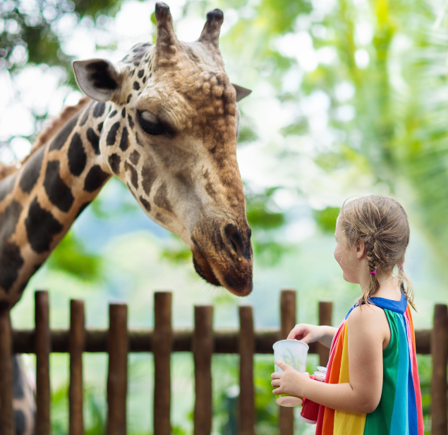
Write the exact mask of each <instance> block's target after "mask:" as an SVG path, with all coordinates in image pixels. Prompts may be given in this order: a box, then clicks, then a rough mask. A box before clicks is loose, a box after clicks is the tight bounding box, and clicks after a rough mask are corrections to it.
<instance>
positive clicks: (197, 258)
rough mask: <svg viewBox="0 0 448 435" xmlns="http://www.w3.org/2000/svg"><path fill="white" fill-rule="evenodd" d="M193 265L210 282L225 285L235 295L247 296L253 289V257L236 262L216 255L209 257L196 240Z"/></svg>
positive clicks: (220, 285) (215, 284) (218, 285)
mask: <svg viewBox="0 0 448 435" xmlns="http://www.w3.org/2000/svg"><path fill="white" fill-rule="evenodd" d="M194 245H195V249H193V250H192V251H193V265H194V268H195V270H196V272H197V274H198V275H199V276H200V277H202V278H203V279H205V281H207V282H208V283H210V284H212V285H214V286H217V287H224V288H226V289H227V290H228V291H229V292H230V293H232V294H234V295H235V296H247V295H249V294H250V293H251V291H252V259H251V258H250V259H249V260H244V261H241V260H239V261H237V262H234V261H232V260H231V259H230V258H227V259H226V258H224V256H221V255H220V256H219V258H217V256H216V255H214V256H213V259H210V258H207V257H206V256H205V255H204V254H203V252H202V250H201V249H200V248H199V246H198V245H197V243H195V242H194Z"/></svg>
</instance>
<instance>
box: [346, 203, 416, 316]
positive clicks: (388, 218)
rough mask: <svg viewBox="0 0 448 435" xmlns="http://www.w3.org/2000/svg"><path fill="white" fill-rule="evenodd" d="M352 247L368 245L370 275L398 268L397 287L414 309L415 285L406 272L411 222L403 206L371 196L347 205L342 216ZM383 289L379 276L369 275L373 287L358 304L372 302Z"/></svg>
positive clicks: (390, 271) (364, 292)
mask: <svg viewBox="0 0 448 435" xmlns="http://www.w3.org/2000/svg"><path fill="white" fill-rule="evenodd" d="M339 220H340V221H341V225H342V228H343V229H344V232H345V235H346V237H347V240H348V244H349V246H350V247H354V246H356V244H357V243H359V242H360V241H361V240H362V241H363V242H364V243H365V246H366V256H367V263H368V267H369V272H375V271H381V272H383V273H385V274H387V273H392V272H393V270H394V268H395V267H397V268H398V272H397V278H398V285H399V287H400V289H401V291H402V293H403V294H404V295H405V296H406V299H407V300H408V302H409V304H410V305H411V306H412V307H413V308H414V309H415V306H414V293H413V290H412V284H411V282H410V281H409V279H408V277H407V276H406V275H405V273H404V270H403V263H404V259H405V253H406V248H407V246H408V244H409V222H408V217H407V214H406V211H405V210H404V208H403V206H402V205H401V204H400V203H399V202H398V201H395V200H394V199H392V198H389V197H386V196H379V195H370V196H365V197H362V198H357V199H354V200H352V201H350V202H347V201H346V202H344V204H343V205H342V208H341V213H340V215H339ZM379 288H380V283H379V282H378V279H377V276H376V273H373V274H372V273H371V274H370V285H369V288H368V289H367V290H364V291H363V294H362V295H361V297H360V299H359V301H358V302H359V304H362V303H369V298H371V297H372V296H374V295H375V294H376V293H377V292H378V290H379Z"/></svg>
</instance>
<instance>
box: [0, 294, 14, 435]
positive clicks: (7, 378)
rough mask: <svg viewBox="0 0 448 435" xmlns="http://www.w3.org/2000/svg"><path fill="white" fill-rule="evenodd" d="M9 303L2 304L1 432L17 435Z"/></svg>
mask: <svg viewBox="0 0 448 435" xmlns="http://www.w3.org/2000/svg"><path fill="white" fill-rule="evenodd" d="M9 314H10V311H9V304H6V303H2V304H0V403H1V406H0V433H1V435H15V433H16V432H15V421H14V409H13V404H12V401H13V378H14V376H13V368H12V335H11V319H10V315H9Z"/></svg>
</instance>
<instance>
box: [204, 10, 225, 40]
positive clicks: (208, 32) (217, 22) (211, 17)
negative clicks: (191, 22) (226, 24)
mask: <svg viewBox="0 0 448 435" xmlns="http://www.w3.org/2000/svg"><path fill="white" fill-rule="evenodd" d="M223 21H224V14H223V12H222V11H221V10H220V9H214V10H213V11H210V12H209V13H208V14H207V21H206V22H205V25H204V28H203V29H202V33H201V36H200V37H199V41H200V42H203V43H207V44H210V45H212V46H213V47H215V48H218V45H219V32H220V30H221V26H222V22H223Z"/></svg>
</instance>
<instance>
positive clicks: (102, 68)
mask: <svg viewBox="0 0 448 435" xmlns="http://www.w3.org/2000/svg"><path fill="white" fill-rule="evenodd" d="M73 70H74V71H75V78H76V81H77V82H78V86H79V87H80V88H81V90H82V91H83V92H84V93H85V94H86V95H87V96H89V97H90V98H93V99H94V100H96V101H101V102H103V103H105V102H106V101H110V100H111V99H112V98H113V96H114V95H115V93H116V91H117V89H118V88H119V87H120V85H121V82H122V75H121V74H120V73H119V72H118V71H117V70H116V68H115V66H114V65H113V64H112V63H111V62H109V61H108V60H104V59H89V60H75V61H74V62H73Z"/></svg>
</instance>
